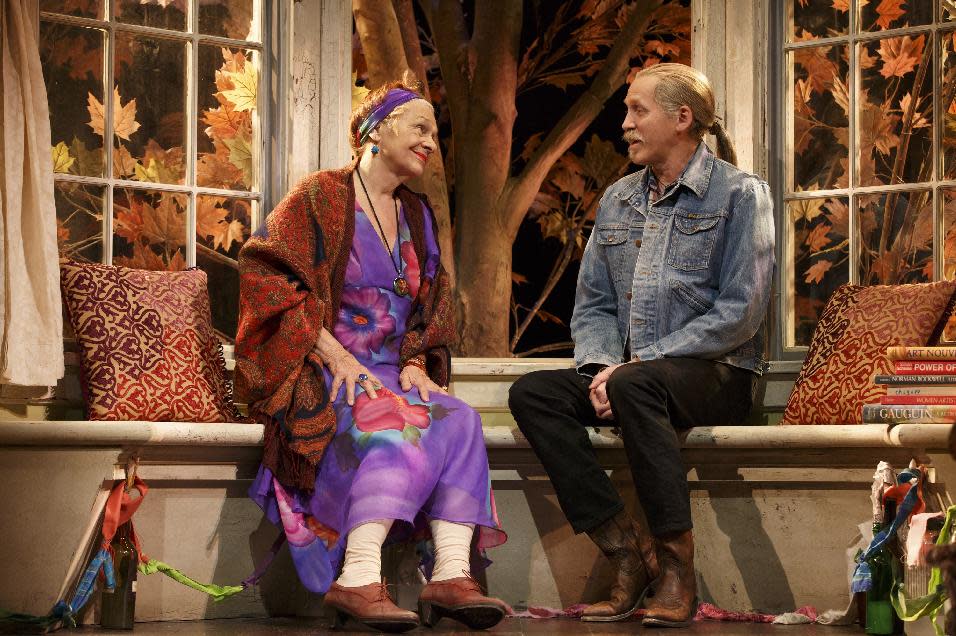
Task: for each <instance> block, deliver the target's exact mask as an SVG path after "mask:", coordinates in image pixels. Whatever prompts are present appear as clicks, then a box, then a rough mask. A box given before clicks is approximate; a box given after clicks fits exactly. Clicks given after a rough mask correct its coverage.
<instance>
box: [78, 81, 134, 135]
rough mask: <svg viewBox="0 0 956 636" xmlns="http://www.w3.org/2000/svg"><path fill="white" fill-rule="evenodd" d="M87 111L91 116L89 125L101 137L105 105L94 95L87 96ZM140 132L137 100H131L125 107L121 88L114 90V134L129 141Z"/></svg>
mask: <svg viewBox="0 0 956 636" xmlns="http://www.w3.org/2000/svg"><path fill="white" fill-rule="evenodd" d="M86 101H87V107H86V109H87V111H88V112H89V114H90V121H89V122H87V125H88V126H89V127H90V128H92V129H93V132H95V133H96V134H97V135H100V136H101V137H103V136H104V134H103V126H104V125H105V124H104V119H105V117H106V112H105V110H104V108H103V104H101V103H100V101H99V100H98V99H96V97H95V96H94V95H93V93H88V94H87V99H86ZM137 130H139V122H137V121H136V99H131V100H129V101H128V102H127V103H126V105H125V106H123V105H122V104H121V101H120V94H119V88H114V89H113V133H114V134H115V135H116V136H117V137H119V138H120V139H125V140H127V141H129V136H130V135H132V134H133V133H134V132H136V131H137Z"/></svg>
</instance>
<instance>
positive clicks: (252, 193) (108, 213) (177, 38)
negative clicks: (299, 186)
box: [38, 0, 283, 267]
mask: <svg viewBox="0 0 956 636" xmlns="http://www.w3.org/2000/svg"><path fill="white" fill-rule="evenodd" d="M115 1H116V0H104V4H105V5H106V7H105V11H106V17H105V19H100V18H88V17H80V16H69V15H63V14H59V13H51V12H46V11H41V12H39V18H40V20H38V25H39V22H40V21H43V22H51V23H57V24H65V25H70V26H78V27H89V28H94V29H97V30H101V31H105V32H106V37H107V44H106V52H105V56H104V66H105V69H104V87H103V88H104V91H105V97H104V99H103V110H104V131H111V130H112V127H113V108H114V106H113V99H112V90H113V86H114V84H115V77H114V64H113V60H114V58H115V47H116V35H117V34H130V35H139V36H147V37H152V38H158V39H163V40H167V41H173V42H179V43H182V44H188V45H189V46H187V50H186V112H185V113H184V119H185V121H186V130H187V131H188V132H187V135H186V147H185V148H184V149H183V150H184V153H185V157H186V173H185V177H184V181H185V183H183V184H170V183H154V182H151V181H137V180H132V179H120V178H116V177H114V176H113V172H112V165H113V152H114V148H113V140H112V136H110V138H109V139H107V138H106V135H105V134H104V140H103V149H104V164H103V165H104V173H105V176H102V177H93V176H85V175H70V174H63V173H56V174H54V182H58V183H76V184H81V185H87V186H95V187H97V188H104V189H105V193H104V204H103V205H104V210H103V225H102V233H103V237H102V250H103V251H102V257H101V261H102V262H103V263H106V264H112V262H113V238H114V237H113V213H114V211H113V193H114V189H115V188H117V187H126V188H130V189H134V190H151V191H161V192H171V193H176V194H183V195H186V197H187V202H188V203H187V208H186V227H187V232H186V236H185V237H184V238H185V252H186V254H185V257H186V265H187V267H195V266H196V198H197V196H200V195H215V196H221V197H228V198H231V199H246V200H251V201H252V202H253V205H252V214H251V218H250V224H251V228H250V231H253V232H254V231H255V230H256V228H257V227H258V225H259V223H260V221H261V219H262V218H264V214H263V211H262V210H263V208H271V206H272V205H273V203H274V186H275V185H276V184H277V182H278V183H282V174H281V172H282V167H283V166H281V164H279V163H278V162H275V161H273V160H272V158H273V156H274V155H273V152H272V145H273V143H274V140H275V138H277V137H279V136H280V135H278V134H277V131H276V127H277V124H279V122H280V121H281V118H280V117H279V116H277V115H278V113H273V111H274V110H276V109H275V108H274V107H273V103H272V100H271V99H269V96H271V95H272V94H273V90H272V86H271V82H272V81H273V78H274V77H276V76H281V66H280V68H279V69H275V68H274V66H275V65H274V64H273V60H274V59H276V58H277V57H278V56H277V55H276V52H275V51H274V43H275V42H276V41H277V38H275V37H274V36H275V31H276V29H275V28H274V25H276V23H277V22H278V21H279V19H278V18H279V17H280V16H279V13H278V11H277V9H278V8H279V7H280V6H281V3H277V2H270V1H269V0H262V8H261V13H262V15H261V19H262V24H261V26H260V36H261V37H260V40H261V41H260V42H252V41H248V40H237V39H232V38H225V37H220V36H214V35H205V34H201V33H199V32H198V31H199V16H198V11H196V10H195V9H194V7H195V6H196V4H198V0H190V1H189V4H188V5H187V6H188V8H187V12H186V20H187V26H188V27H189V28H188V29H187V30H185V31H174V30H167V29H158V28H154V27H147V26H142V25H136V24H127V23H124V22H120V21H118V20H116V19H115V18H114V16H113V7H114V3H115ZM200 44H202V45H213V46H222V47H230V48H240V49H243V50H254V51H256V52H257V53H258V54H259V60H260V64H259V69H258V71H259V87H258V91H257V96H256V97H257V104H256V113H255V117H256V119H257V120H258V122H257V124H258V125H254V126H253V144H255V145H256V146H258V150H259V161H258V162H257V166H256V172H255V177H256V179H255V183H254V185H258V186H259V187H258V188H257V189H250V190H248V191H243V190H225V189H221V188H209V187H203V186H197V185H196V184H195V170H196V159H197V157H196V148H197V144H198V123H199V113H198V108H197V100H198V82H199V77H198V75H199V56H198V55H197V52H198V51H199V46H200ZM257 136H258V139H256V137H257ZM277 173H278V174H277ZM208 255H209V256H210V257H211V258H217V257H218V258H219V260H223V261H225V262H228V263H229V264H230V265H234V264H235V260H234V259H231V258H229V257H228V256H225V255H222V254H219V253H218V252H216V251H215V250H210V251H209V253H208Z"/></svg>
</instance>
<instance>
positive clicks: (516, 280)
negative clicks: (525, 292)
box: [511, 272, 528, 285]
mask: <svg viewBox="0 0 956 636" xmlns="http://www.w3.org/2000/svg"><path fill="white" fill-rule="evenodd" d="M511 282H512V283H513V284H515V285H524V284H525V283H527V282H528V278H527V277H526V276H522V275H521V274H519V273H518V272H511Z"/></svg>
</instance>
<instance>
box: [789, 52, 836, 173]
mask: <svg viewBox="0 0 956 636" xmlns="http://www.w3.org/2000/svg"><path fill="white" fill-rule="evenodd" d="M789 56H790V64H791V65H792V72H793V81H794V83H793V86H792V87H791V90H792V91H793V104H794V113H793V130H792V131H790V135H791V136H790V139H789V140H788V141H789V146H790V148H791V149H792V150H791V152H792V153H793V154H792V160H791V165H792V175H793V176H792V181H791V185H790V188H791V191H793V190H819V189H825V188H834V187H845V186H846V185H847V183H846V180H847V172H848V168H847V166H848V163H849V159H848V157H849V151H848V148H849V141H848V140H849V118H848V113H849V109H850V106H849V96H848V89H847V86H848V83H847V79H848V72H849V64H848V62H847V47H846V46H827V47H813V48H809V49H799V50H797V51H793V52H791V53H790V54H789Z"/></svg>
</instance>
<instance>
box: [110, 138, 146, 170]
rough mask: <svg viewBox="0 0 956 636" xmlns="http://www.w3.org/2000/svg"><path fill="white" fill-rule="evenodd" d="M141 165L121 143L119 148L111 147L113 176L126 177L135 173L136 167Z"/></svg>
mask: <svg viewBox="0 0 956 636" xmlns="http://www.w3.org/2000/svg"><path fill="white" fill-rule="evenodd" d="M137 167H141V166H139V164H138V163H137V162H136V159H134V158H133V155H131V154H130V152H129V150H128V149H127V148H126V146H124V145H123V144H120V145H119V148H114V149H113V176H114V177H119V178H126V177H129V176H130V175H132V174H135V173H136V168H137Z"/></svg>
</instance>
